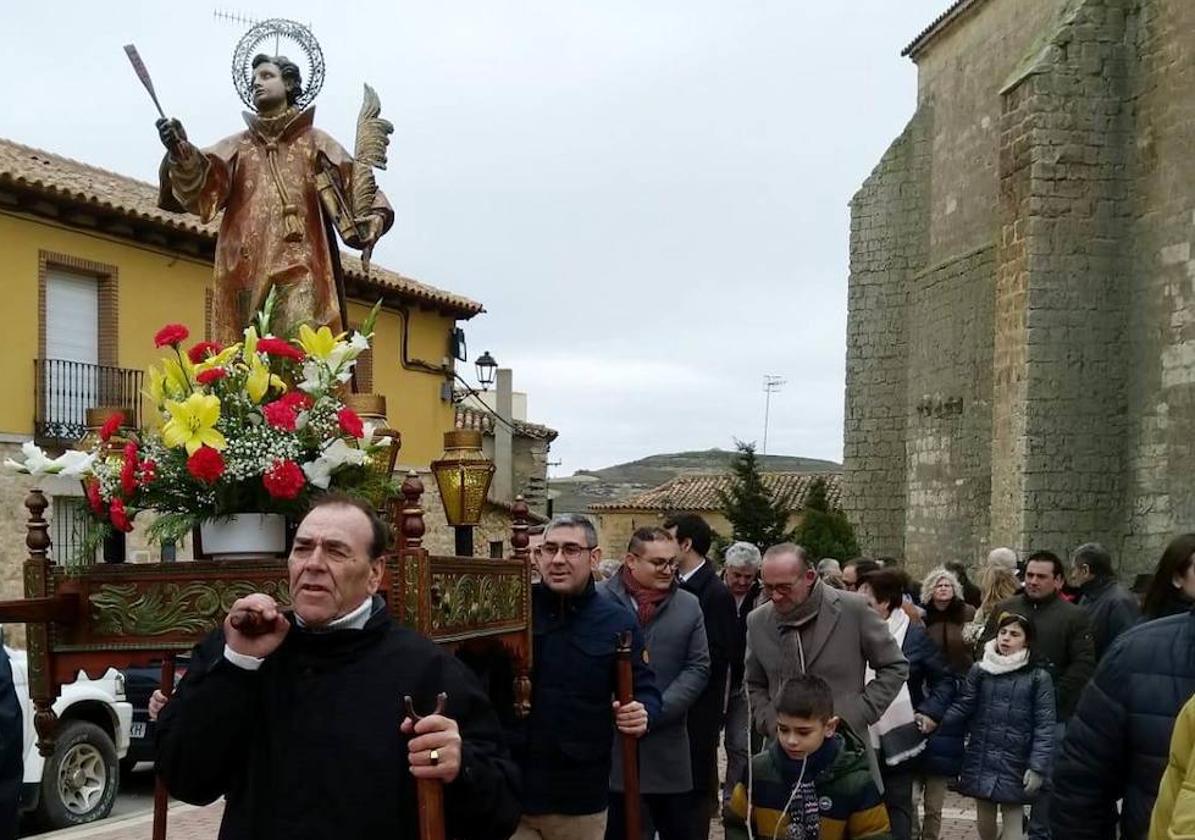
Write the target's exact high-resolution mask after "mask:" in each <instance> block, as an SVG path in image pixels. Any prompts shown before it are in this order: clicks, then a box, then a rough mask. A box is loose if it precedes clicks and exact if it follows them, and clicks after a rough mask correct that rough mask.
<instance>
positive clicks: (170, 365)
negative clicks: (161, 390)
mask: <svg viewBox="0 0 1195 840" xmlns="http://www.w3.org/2000/svg"><path fill="white" fill-rule="evenodd" d="M180 358H181V359H182V363H181V364H180V363H179V360H178V359H177V358H175V359H172V358H170V357H169V356H167V357H166V358H164V359H162V368H163V370H164V372H165V386H166V387H165V393H166V394H167V395H168V396H172V397H183V396H186V395H187V394H189V393H191V380H192V378H193V377H194V375H195V369H194V368H193V367H192V366H191V360H190V359H188V358H187V354H186V353H183V354H182V355H181V357H180Z"/></svg>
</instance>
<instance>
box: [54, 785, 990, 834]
mask: <svg viewBox="0 0 1195 840" xmlns="http://www.w3.org/2000/svg"><path fill="white" fill-rule="evenodd" d="M148 808H152V797H151V799H150V802H149V803H148ZM223 811H224V803H223V802H217V803H215V804H213V805H209V806H208V807H206V808H196V807H194V806H191V805H183V804H181V803H175V804H174V805H173V806H172V807H171V809H170V821H169V831H168V838H169V840H214V839H215V837H216V833H217V830H218V829H219V826H220V815H221V814H222V813H223ZM152 828H153V815H152V812H151V810H143V811H141V812H140V813H135V814H132V815H127V816H124V817H109V818H108V819H107V820H104V821H103V822H99V823H94V824H92V825H86V826H79V827H78V828H71V829H66V830H64V831H56V832H51V833H49V834H39V835H36V836H37V837H39V838H43V840H45V838H51V837H52V838H63V840H67V838H78V839H80V840H81V838H87V840H149V837H150V832H151V830H152ZM975 836H976V835H975V810H974V808H973V807H971V803H970V801H968V800H965V799H963V798H962V797H959V796H956V795H954V794H951V795H949V796H948V797H947V798H946V808H945V811H944V814H943V820H942V837H941V840H973V838H974V837H975ZM710 840H723V835H722V824H721V823H720V822H718V821H715V822H714V827H713V830H712V831H711V832H710Z"/></svg>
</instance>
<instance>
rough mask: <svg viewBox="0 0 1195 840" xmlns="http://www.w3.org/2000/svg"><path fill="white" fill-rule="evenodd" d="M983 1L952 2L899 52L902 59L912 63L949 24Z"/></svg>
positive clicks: (962, 0)
mask: <svg viewBox="0 0 1195 840" xmlns="http://www.w3.org/2000/svg"><path fill="white" fill-rule="evenodd" d="M982 2H983V0H954V2H953V3H951V4H950V6H949V7H948V8H947V9H946V11H944V12H942V14H940V15H938V16H937V17H936V18H934V20H933V22H932V23H931V24H930V25H929V26H927V27H925V29H923V30H921V32H920V33H918V35H917V37H916V38H914V39H913V40H912V41H910V42H909V45H908V46H907V47H905V48H904V49H903V50H901V51H900V54H901V56H902V57H908V58H911V59H912V60H913V61H916V60H917V55H918V54H919V53H920V52H921V51H922V50H923V49H924V48H925V47H926V46H927V45H928V44H929V42H930V41H932V40H933V39H934V38H936V37H937V36H938V35H939V34H941V33H942V31H943V30H945V29H947V28H948V27H949V26H950V25H951V24H953V23H954V22H955V21H956V20H958V19H959V18H960V17H961V16H962V15H963V14H965V13H966V12H967V11H968V10H970V9H971V8H972V7H974V6H977V5H978V4H979V3H982Z"/></svg>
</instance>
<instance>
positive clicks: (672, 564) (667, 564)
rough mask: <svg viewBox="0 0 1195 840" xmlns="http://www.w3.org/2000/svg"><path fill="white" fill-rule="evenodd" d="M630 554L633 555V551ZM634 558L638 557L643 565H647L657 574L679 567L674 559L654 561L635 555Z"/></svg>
mask: <svg viewBox="0 0 1195 840" xmlns="http://www.w3.org/2000/svg"><path fill="white" fill-rule="evenodd" d="M631 553H632V554H635V552H633V551H632V552H631ZM635 556H636V557H638V558H639V559H640V560H642V561H643V562H644V563H647V564H649V565H650V566H651V567H652V568H653V569H655V570H656V571H657V572H662V571H664V570H665V569H675V568H676V567H677V566H678V565H680V564H679V563H678V562H677V560H676V558H675V557H670V558H667V559H660V560H654V559H652V558H651V557H644V556H643V555H642V554H635Z"/></svg>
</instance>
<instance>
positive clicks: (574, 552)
mask: <svg viewBox="0 0 1195 840" xmlns="http://www.w3.org/2000/svg"><path fill="white" fill-rule="evenodd" d="M593 549H594V546H591V545H577V544H576V543H565V544H564V545H557V544H556V543H547V542H546V543H543V544H542V545H538V546H536V547H535V559H536V560H551V559H552V558H554V557H555V556H556V554H557V553H560V554H563V555H564V559H565V560H577V559H579V558H580V557H581V554H582V552H587V551H593Z"/></svg>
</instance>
